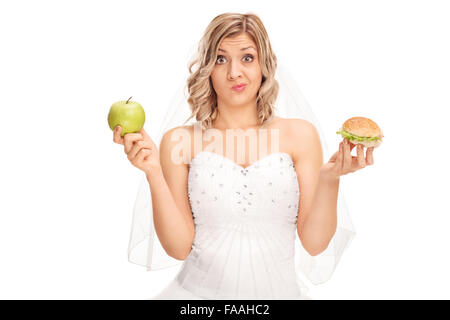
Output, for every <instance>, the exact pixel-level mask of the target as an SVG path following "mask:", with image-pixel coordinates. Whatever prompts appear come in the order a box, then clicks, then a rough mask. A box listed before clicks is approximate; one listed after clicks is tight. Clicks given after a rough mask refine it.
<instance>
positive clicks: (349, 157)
mask: <svg viewBox="0 0 450 320" xmlns="http://www.w3.org/2000/svg"><path fill="white" fill-rule="evenodd" d="M351 166H352V155H351V153H350V143H349V142H348V141H347V139H345V141H344V163H343V165H342V170H343V171H344V172H347V171H349V170H350V168H351Z"/></svg>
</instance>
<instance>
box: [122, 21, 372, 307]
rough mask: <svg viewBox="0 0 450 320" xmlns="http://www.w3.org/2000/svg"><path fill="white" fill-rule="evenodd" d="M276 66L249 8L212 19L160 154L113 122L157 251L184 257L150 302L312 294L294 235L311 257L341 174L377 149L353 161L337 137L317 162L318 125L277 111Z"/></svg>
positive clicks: (327, 234)
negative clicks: (186, 109)
mask: <svg viewBox="0 0 450 320" xmlns="http://www.w3.org/2000/svg"><path fill="white" fill-rule="evenodd" d="M194 65H197V68H196V69H195V70H194V71H192V67H193V66H194ZM276 69H277V59H276V56H275V54H274V53H273V51H272V48H271V45H270V42H269V39H268V35H267V32H266V30H265V28H264V26H263V24H262V22H261V20H260V19H259V18H258V17H257V16H256V15H253V14H245V15H241V14H234V13H227V14H222V15H219V16H217V17H216V18H214V19H213V20H212V21H211V23H210V24H209V26H208V28H207V29H206V31H205V33H204V36H203V39H202V40H201V42H200V46H199V51H198V56H197V59H196V60H195V61H193V62H192V64H191V65H190V67H189V70H190V73H191V75H190V77H189V79H188V81H187V86H188V91H189V98H188V102H189V105H190V107H191V111H192V113H191V117H190V118H195V119H196V122H195V123H194V124H192V125H184V126H178V127H175V128H171V129H170V130H168V131H167V132H165V134H164V136H163V137H162V139H161V143H160V148H159V150H158V148H157V146H156V144H155V143H154V142H153V141H152V139H151V138H150V137H149V136H148V134H147V133H146V132H145V130H144V129H142V130H141V132H140V133H132V134H126V135H125V136H124V137H123V138H121V136H120V133H121V128H120V127H117V128H116V130H115V132H114V141H115V142H116V143H120V144H123V145H124V149H125V153H126V154H127V157H128V159H129V160H130V162H131V163H132V164H133V165H134V166H136V167H137V168H139V169H141V170H142V171H144V172H145V174H146V178H147V181H148V184H149V187H150V190H151V198H152V203H151V204H152V207H153V222H154V229H155V231H156V234H157V236H158V239H159V241H160V243H161V245H162V247H163V249H164V251H165V252H166V253H167V254H168V255H169V256H170V257H172V258H174V259H176V260H183V261H184V262H183V266H182V268H181V270H180V272H179V273H178V274H177V276H176V278H175V279H174V280H173V281H172V283H171V284H170V285H169V286H168V287H167V288H166V289H165V290H164V291H163V292H162V293H161V294H159V295H158V296H156V297H155V299H309V297H308V296H307V295H306V294H305V292H304V291H303V288H302V284H301V283H300V281H299V279H298V278H297V275H296V272H295V266H294V252H295V251H294V245H295V241H296V235H298V237H299V239H300V241H301V245H302V246H303V248H304V249H305V250H306V251H307V252H308V254H309V255H310V256H312V257H314V256H317V255H319V254H321V253H322V252H324V250H326V249H327V248H328V246H329V244H330V241H331V239H333V236H334V235H335V232H336V227H337V215H336V205H337V198H338V188H339V179H340V176H342V175H345V174H347V173H349V172H354V171H356V170H358V169H360V168H362V167H364V166H365V165H370V164H373V153H372V152H373V148H372V149H370V148H369V149H368V150H367V155H366V158H364V150H363V149H360V148H358V149H357V154H358V157H353V158H352V156H351V154H350V152H351V150H352V148H353V147H354V145H350V144H346V143H345V142H346V140H344V141H343V142H341V144H340V147H339V150H338V151H337V152H336V153H335V154H334V155H333V156H332V157H331V159H330V160H329V162H328V163H326V164H323V155H322V147H321V142H320V138H319V134H318V132H317V130H316V128H315V127H314V125H313V124H311V123H310V122H308V121H306V120H303V119H288V118H282V117H279V116H277V115H275V101H276V98H277V94H278V89H279V86H278V83H277V81H276V80H275V78H274V75H275V71H276ZM188 120H189V119H188ZM246 137H248V138H249V139H248V143H247V140H246ZM180 138H181V140H180ZM235 138H236V139H237V143H236V144H235ZM352 160H353V161H352ZM300 194H301V196H300ZM336 263H337V262H336Z"/></svg>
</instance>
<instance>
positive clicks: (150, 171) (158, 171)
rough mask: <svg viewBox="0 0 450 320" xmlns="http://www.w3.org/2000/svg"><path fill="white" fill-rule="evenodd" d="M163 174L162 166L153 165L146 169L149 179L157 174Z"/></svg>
mask: <svg viewBox="0 0 450 320" xmlns="http://www.w3.org/2000/svg"><path fill="white" fill-rule="evenodd" d="M160 174H162V168H161V166H157V167H151V168H148V169H147V170H146V171H145V175H146V176H147V180H150V179H152V178H154V177H155V176H157V175H160Z"/></svg>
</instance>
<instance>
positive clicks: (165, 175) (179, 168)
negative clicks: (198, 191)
mask: <svg viewBox="0 0 450 320" xmlns="http://www.w3.org/2000/svg"><path fill="white" fill-rule="evenodd" d="M173 130H174V129H172V130H169V131H168V132H166V133H165V134H164V136H163V137H162V139H161V145H160V162H161V168H160V169H159V170H158V169H157V170H153V171H151V172H149V173H147V180H148V182H149V185H150V191H151V194H152V205H153V222H154V226H155V231H156V234H157V236H158V239H159V240H160V242H161V245H162V246H163V248H164V250H165V251H166V252H167V254H168V255H169V256H171V257H173V258H175V259H178V260H184V259H185V258H186V257H187V256H188V255H189V252H190V251H191V247H192V242H193V239H194V221H193V217H192V212H191V209H190V204H189V200H188V199H189V198H188V191H187V176H188V172H189V170H188V167H187V165H186V164H184V163H181V164H176V163H174V162H173V161H172V159H171V152H172V148H173V147H174V146H175V144H177V143H179V142H177V141H171V133H172V132H173Z"/></svg>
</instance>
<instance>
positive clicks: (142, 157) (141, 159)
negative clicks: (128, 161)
mask: <svg viewBox="0 0 450 320" xmlns="http://www.w3.org/2000/svg"><path fill="white" fill-rule="evenodd" d="M151 154H152V151H151V150H150V149H145V148H144V149H141V150H140V151H139V152H138V154H137V155H136V162H138V163H142V162H144V161H145V159H146V158H147V157H148V156H150V155H151Z"/></svg>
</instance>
